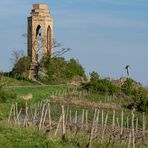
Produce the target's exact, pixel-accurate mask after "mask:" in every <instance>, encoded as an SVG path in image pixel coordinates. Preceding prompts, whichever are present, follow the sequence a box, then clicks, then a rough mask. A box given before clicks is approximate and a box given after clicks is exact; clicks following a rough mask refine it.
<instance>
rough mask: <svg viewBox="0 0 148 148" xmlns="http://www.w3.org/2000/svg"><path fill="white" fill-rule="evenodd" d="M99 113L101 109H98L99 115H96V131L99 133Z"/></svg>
mask: <svg viewBox="0 0 148 148" xmlns="http://www.w3.org/2000/svg"><path fill="white" fill-rule="evenodd" d="M99 114H100V110H98V111H97V115H96V127H95V131H94V133H97V131H98V123H99Z"/></svg>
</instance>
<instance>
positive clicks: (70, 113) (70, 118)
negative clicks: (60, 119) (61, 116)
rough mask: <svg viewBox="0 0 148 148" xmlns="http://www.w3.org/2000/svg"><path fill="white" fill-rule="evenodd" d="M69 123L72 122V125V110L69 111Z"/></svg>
mask: <svg viewBox="0 0 148 148" xmlns="http://www.w3.org/2000/svg"><path fill="white" fill-rule="evenodd" d="M69 122H70V124H71V109H70V111H69Z"/></svg>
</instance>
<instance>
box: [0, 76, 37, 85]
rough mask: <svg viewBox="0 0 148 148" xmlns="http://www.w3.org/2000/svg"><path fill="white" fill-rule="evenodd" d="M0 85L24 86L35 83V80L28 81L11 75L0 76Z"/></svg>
mask: <svg viewBox="0 0 148 148" xmlns="http://www.w3.org/2000/svg"><path fill="white" fill-rule="evenodd" d="M0 85H4V86H26V85H29V86H30V85H37V83H35V82H28V81H25V80H16V79H13V78H11V77H6V76H1V77H0Z"/></svg>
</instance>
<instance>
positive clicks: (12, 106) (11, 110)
mask: <svg viewBox="0 0 148 148" xmlns="http://www.w3.org/2000/svg"><path fill="white" fill-rule="evenodd" d="M13 108H14V105H13V104H12V105H11V109H10V113H9V118H8V123H10V120H11V115H12V112H13Z"/></svg>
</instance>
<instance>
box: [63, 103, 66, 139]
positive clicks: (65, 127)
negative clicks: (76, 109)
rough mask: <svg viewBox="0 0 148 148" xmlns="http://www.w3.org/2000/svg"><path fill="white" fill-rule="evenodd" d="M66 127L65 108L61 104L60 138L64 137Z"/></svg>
mask: <svg viewBox="0 0 148 148" xmlns="http://www.w3.org/2000/svg"><path fill="white" fill-rule="evenodd" d="M65 133H66V127H65V110H64V106H63V105H62V139H65Z"/></svg>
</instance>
